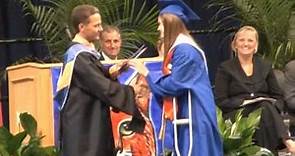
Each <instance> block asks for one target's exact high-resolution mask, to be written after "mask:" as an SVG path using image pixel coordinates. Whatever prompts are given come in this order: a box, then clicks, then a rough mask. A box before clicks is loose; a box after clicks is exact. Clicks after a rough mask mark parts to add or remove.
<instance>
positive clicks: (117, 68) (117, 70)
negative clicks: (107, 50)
mask: <svg viewBox="0 0 295 156" xmlns="http://www.w3.org/2000/svg"><path fill="white" fill-rule="evenodd" d="M128 68H129V65H128V60H123V61H121V62H119V63H117V64H114V65H113V66H111V67H110V68H109V74H110V77H111V78H112V79H117V77H118V75H120V74H121V73H122V72H124V71H126V70H127V69H128Z"/></svg>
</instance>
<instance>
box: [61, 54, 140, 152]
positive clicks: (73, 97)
mask: <svg viewBox="0 0 295 156" xmlns="http://www.w3.org/2000/svg"><path fill="white" fill-rule="evenodd" d="M110 106H111V107H113V108H116V109H118V110H120V111H123V112H125V113H128V114H131V115H133V121H132V123H135V124H132V125H130V126H131V127H130V128H134V130H135V131H142V130H143V128H144V123H145V122H144V119H143V118H142V116H141V115H140V112H139V110H138V109H137V107H136V105H135V95H134V91H133V88H132V87H130V86H127V85H121V84H119V83H118V82H117V81H114V80H112V79H110V77H109V75H108V72H107V71H106V70H105V69H104V67H103V65H102V64H101V63H100V62H99V61H98V59H97V58H96V57H94V56H93V55H91V54H89V53H86V52H82V53H80V54H79V55H78V56H77V58H76V61H75V64H74V70H73V75H72V81H71V86H70V90H69V97H68V99H67V102H66V104H65V106H64V108H63V109H62V111H61V114H60V115H61V140H62V147H61V148H62V155H64V156H112V155H115V149H114V148H115V147H114V139H113V134H112V124H111V118H110Z"/></svg>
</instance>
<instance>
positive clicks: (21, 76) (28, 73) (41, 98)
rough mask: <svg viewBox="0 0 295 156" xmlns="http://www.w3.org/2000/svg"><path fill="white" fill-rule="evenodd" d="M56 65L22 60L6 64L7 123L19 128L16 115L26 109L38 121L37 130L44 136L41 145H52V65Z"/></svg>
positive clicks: (15, 129)
mask: <svg viewBox="0 0 295 156" xmlns="http://www.w3.org/2000/svg"><path fill="white" fill-rule="evenodd" d="M61 66H62V64H61V63H57V64H38V63H26V64H21V65H16V66H10V67H8V68H7V71H8V85H9V124H10V131H11V132H12V133H17V132H20V131H22V129H21V125H20V122H19V118H18V117H19V114H20V113H22V112H28V113H29V114H31V115H33V116H34V118H35V119H36V120H37V123H38V130H37V132H41V134H42V135H45V137H44V138H43V139H42V145H44V146H48V145H54V142H55V140H54V109H53V87H52V75H51V68H52V67H61Z"/></svg>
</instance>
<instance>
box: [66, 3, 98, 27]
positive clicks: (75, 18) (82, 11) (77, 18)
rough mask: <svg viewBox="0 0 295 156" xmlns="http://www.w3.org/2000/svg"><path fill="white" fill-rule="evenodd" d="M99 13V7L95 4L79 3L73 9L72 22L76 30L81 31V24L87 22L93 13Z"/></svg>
mask: <svg viewBox="0 0 295 156" xmlns="http://www.w3.org/2000/svg"><path fill="white" fill-rule="evenodd" d="M96 13H98V14H99V10H98V8H96V7H95V6H93V5H87V4H84V5H78V6H76V7H75V8H74V9H73V10H72V14H71V22H72V26H73V27H74V29H75V31H76V32H79V24H80V23H85V24H87V23H88V22H89V21H88V18H89V16H91V15H93V14H96Z"/></svg>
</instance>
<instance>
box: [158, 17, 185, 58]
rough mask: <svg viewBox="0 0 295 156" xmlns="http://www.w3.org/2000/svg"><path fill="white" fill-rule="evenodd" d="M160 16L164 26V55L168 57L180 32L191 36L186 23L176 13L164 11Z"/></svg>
mask: <svg viewBox="0 0 295 156" xmlns="http://www.w3.org/2000/svg"><path fill="white" fill-rule="evenodd" d="M159 18H160V20H161V21H162V22H163V26H164V57H166V55H167V53H168V51H169V49H170V48H171V47H172V45H173V43H174V42H175V40H176V38H177V36H178V35H179V34H181V33H182V34H184V35H187V36H190V34H189V31H188V29H187V28H186V26H185V24H184V23H183V22H182V20H181V19H180V18H179V17H177V16H176V15H173V14H170V13H163V14H161V15H160V16H159Z"/></svg>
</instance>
